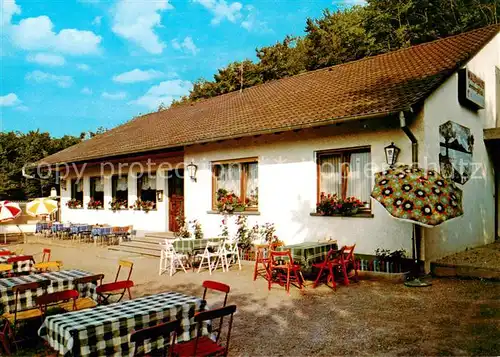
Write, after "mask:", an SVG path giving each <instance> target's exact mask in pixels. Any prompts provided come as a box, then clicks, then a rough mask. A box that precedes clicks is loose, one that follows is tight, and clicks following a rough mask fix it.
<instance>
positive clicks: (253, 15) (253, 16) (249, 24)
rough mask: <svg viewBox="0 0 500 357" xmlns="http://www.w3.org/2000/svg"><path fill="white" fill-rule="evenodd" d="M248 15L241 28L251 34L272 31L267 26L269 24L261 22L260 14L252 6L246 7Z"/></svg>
mask: <svg viewBox="0 0 500 357" xmlns="http://www.w3.org/2000/svg"><path fill="white" fill-rule="evenodd" d="M245 10H246V11H247V14H246V16H245V20H243V21H242V22H241V27H243V28H244V29H245V30H247V31H249V32H269V31H271V30H270V29H269V27H268V26H267V22H265V21H261V20H259V18H258V16H259V12H258V11H257V9H256V8H255V7H254V6H252V5H247V6H245Z"/></svg>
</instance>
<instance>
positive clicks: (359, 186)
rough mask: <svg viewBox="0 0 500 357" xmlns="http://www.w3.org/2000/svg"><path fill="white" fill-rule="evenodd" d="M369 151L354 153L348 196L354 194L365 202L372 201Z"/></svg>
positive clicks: (348, 183)
mask: <svg viewBox="0 0 500 357" xmlns="http://www.w3.org/2000/svg"><path fill="white" fill-rule="evenodd" d="M370 164H371V155H370V153H369V152H359V153H352V154H351V160H350V162H349V177H348V181H347V196H354V197H356V198H359V199H360V200H361V201H363V202H367V205H369V202H370V192H371V189H372V187H371V182H372V172H371V170H370V169H371V167H370V166H371V165H370Z"/></svg>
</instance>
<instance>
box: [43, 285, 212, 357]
mask: <svg viewBox="0 0 500 357" xmlns="http://www.w3.org/2000/svg"><path fill="white" fill-rule="evenodd" d="M205 308H206V302H205V300H202V299H200V298H197V297H195V296H188V295H184V294H180V293H175V292H165V293H161V294H155V295H150V296H146V297H142V298H139V299H134V300H127V301H124V302H120V303H115V304H111V305H107V306H98V307H96V308H93V309H86V310H80V311H73V312H69V313H65V314H60V315H54V316H49V317H47V318H46V319H45V321H44V323H43V325H42V327H40V330H39V331H38V334H39V336H40V337H42V338H43V339H45V340H46V341H47V342H48V343H49V345H50V346H51V347H52V348H53V349H54V350H56V351H58V352H59V354H61V355H73V356H131V355H132V354H133V352H134V346H133V344H132V343H131V342H130V334H131V333H132V331H137V330H141V329H143V328H146V327H150V326H154V325H157V324H159V323H162V322H167V321H172V320H175V319H178V320H180V321H181V331H180V333H179V334H178V337H177V338H178V341H179V342H183V341H188V340H190V339H192V338H194V337H196V333H197V331H196V324H195V322H194V315H195V313H197V312H199V311H203V310H205ZM202 334H204V335H208V334H209V332H208V328H207V326H205V327H204V328H203V331H202ZM164 345H165V341H164V339H163V337H161V338H159V339H157V340H154V341H151V340H148V341H147V342H146V343H145V345H143V346H138V347H139V349H140V350H144V352H145V353H146V354H147V353H149V352H150V351H151V350H152V349H157V348H159V347H162V346H164Z"/></svg>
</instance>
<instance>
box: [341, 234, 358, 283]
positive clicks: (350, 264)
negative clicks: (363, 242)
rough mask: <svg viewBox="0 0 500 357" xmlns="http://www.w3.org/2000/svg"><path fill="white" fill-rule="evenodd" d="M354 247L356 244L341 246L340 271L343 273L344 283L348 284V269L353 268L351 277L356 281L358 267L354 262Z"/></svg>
mask: <svg viewBox="0 0 500 357" xmlns="http://www.w3.org/2000/svg"><path fill="white" fill-rule="evenodd" d="M354 248H356V244H354V245H351V246H348V245H345V246H344V247H343V254H342V260H341V263H342V272H343V275H344V284H345V285H349V271H350V270H354V275H353V279H354V281H355V282H357V281H358V268H357V264H356V258H355V257H354Z"/></svg>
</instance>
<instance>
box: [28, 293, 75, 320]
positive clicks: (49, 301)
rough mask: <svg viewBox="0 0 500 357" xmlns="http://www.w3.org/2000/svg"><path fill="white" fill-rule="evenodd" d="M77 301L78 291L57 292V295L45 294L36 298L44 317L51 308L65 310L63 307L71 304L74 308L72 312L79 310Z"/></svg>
mask: <svg viewBox="0 0 500 357" xmlns="http://www.w3.org/2000/svg"><path fill="white" fill-rule="evenodd" d="M76 299H78V291H76V290H64V291H57V292H55V293H50V294H44V295H42V296H39V297H37V298H36V304H37V305H38V308H39V309H40V311H41V312H42V317H45V316H46V315H47V308H48V307H49V306H53V307H59V308H61V309H63V310H66V309H64V308H62V306H61V305H63V304H66V305H67V304H70V305H71V306H72V309H71V311H74V310H77V308H76Z"/></svg>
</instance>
